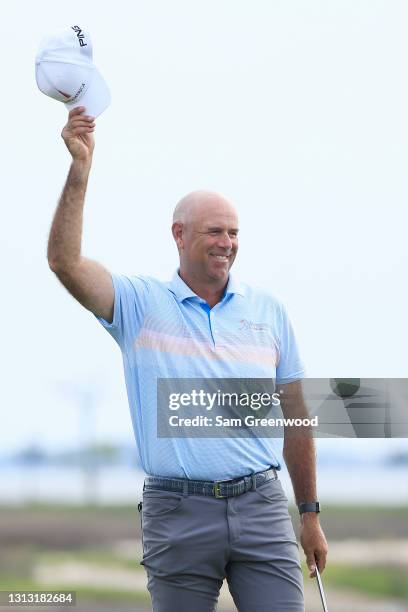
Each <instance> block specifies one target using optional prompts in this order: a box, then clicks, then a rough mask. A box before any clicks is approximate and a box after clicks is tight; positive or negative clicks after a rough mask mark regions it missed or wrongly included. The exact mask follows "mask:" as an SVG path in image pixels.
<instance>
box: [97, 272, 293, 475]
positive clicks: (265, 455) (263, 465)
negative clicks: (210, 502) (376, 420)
mask: <svg viewBox="0 0 408 612" xmlns="http://www.w3.org/2000/svg"><path fill="white" fill-rule="evenodd" d="M112 280H113V285H114V290H115V304H114V314H113V321H112V323H111V324H109V323H108V322H107V321H105V320H104V319H102V318H99V319H98V320H99V321H100V322H101V323H102V325H103V326H104V327H105V329H107V331H108V332H109V333H110V334H111V335H112V336H113V338H114V339H115V340H116V342H117V343H118V344H119V346H120V348H121V351H122V356H123V364H124V371H125V380H126V387H127V393H128V399H129V407H130V413H131V417H132V423H133V429H134V433H135V437H136V441H137V449H138V453H139V458H140V463H141V466H142V467H143V469H144V470H145V472H146V473H147V474H150V475H154V476H166V477H174V478H175V477H178V478H190V479H198V480H225V479H230V478H236V477H238V476H242V475H245V474H250V473H254V472H259V471H261V470H265V469H267V468H268V467H270V466H271V465H274V466H277V467H280V462H279V458H278V457H279V455H280V442H279V441H278V440H277V439H276V438H239V437H229V438H197V437H194V438H193V437H185V438H180V437H174V438H158V437H157V379H158V378H276V382H277V383H285V382H290V381H292V380H297V379H300V378H302V377H303V375H304V370H303V364H302V362H301V360H300V357H299V353H298V349H297V345H296V341H295V337H294V333H293V329H292V326H291V324H290V321H289V318H288V315H287V313H286V310H285V308H284V307H283V305H282V304H281V302H280V301H278V300H277V299H276V298H275V297H273V296H271V295H269V294H268V293H266V292H265V291H263V290H259V289H254V288H251V287H249V286H248V285H245V284H241V283H238V282H237V281H236V280H235V279H233V277H232V276H231V275H230V278H229V282H228V285H227V288H226V291H225V294H224V297H223V299H222V300H221V301H220V302H219V303H218V304H216V305H215V306H214V307H213V308H211V309H210V307H209V306H208V304H207V303H206V302H205V301H204V300H203V299H202V298H200V297H198V296H197V295H196V294H195V293H194V292H193V291H192V290H191V289H190V288H189V287H188V286H187V285H186V284H185V283H184V282H183V280H182V279H181V278H180V276H179V275H178V273H177V272H176V273H175V274H174V276H173V279H172V281H171V282H161V281H158V280H156V279H154V278H150V277H146V276H124V275H118V274H112Z"/></svg>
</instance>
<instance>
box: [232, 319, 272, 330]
mask: <svg viewBox="0 0 408 612" xmlns="http://www.w3.org/2000/svg"><path fill="white" fill-rule="evenodd" d="M239 329H240V330H242V329H251V330H253V331H269V329H270V326H269V325H268V323H254V322H253V321H248V319H241V320H240V322H239Z"/></svg>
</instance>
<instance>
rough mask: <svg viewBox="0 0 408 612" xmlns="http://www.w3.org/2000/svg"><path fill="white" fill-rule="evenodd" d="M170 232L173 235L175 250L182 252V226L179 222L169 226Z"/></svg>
mask: <svg viewBox="0 0 408 612" xmlns="http://www.w3.org/2000/svg"><path fill="white" fill-rule="evenodd" d="M171 232H172V234H173V238H174V240H175V241H176V244H177V248H178V250H179V251H181V250H183V246H184V244H183V224H182V223H181V221H175V222H174V223H173V225H172V226H171Z"/></svg>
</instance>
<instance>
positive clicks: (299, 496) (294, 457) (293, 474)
mask: <svg viewBox="0 0 408 612" xmlns="http://www.w3.org/2000/svg"><path fill="white" fill-rule="evenodd" d="M283 457H284V459H285V463H286V465H287V467H288V471H289V474H290V478H291V480H292V485H293V491H294V493H295V498H296V503H297V504H299V503H300V502H314V501H316V495H317V493H316V450H315V444H314V440H313V437H312V436H310V437H308V436H307V435H306V434H305V435H299V436H296V435H295V436H289V437H285V442H284V447H283Z"/></svg>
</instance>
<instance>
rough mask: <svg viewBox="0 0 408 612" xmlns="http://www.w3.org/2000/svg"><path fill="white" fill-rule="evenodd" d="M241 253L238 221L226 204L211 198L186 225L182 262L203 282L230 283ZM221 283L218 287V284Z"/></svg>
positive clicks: (232, 210) (234, 213) (186, 268)
mask: <svg viewBox="0 0 408 612" xmlns="http://www.w3.org/2000/svg"><path fill="white" fill-rule="evenodd" d="M237 251H238V217H237V214H236V212H235V210H234V208H233V207H232V206H231V204H229V203H228V202H227V201H225V200H219V199H214V198H209V199H208V200H206V201H204V202H203V203H201V205H200V206H199V207H198V208H197V209H196V210H195V211H194V214H193V215H192V216H191V218H190V219H189V220H188V221H187V222H186V223H185V224H184V225H183V231H182V248H181V249H180V262H181V265H182V267H183V268H184V270H186V271H187V272H188V274H190V275H191V276H192V277H193V278H195V279H196V280H197V281H200V282H207V283H208V282H210V283H214V282H215V283H217V281H218V283H219V284H220V285H221V284H223V283H226V282H227V279H228V273H229V270H230V268H231V266H232V264H233V262H234V260H235V257H236V254H237ZM218 283H217V284H218Z"/></svg>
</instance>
